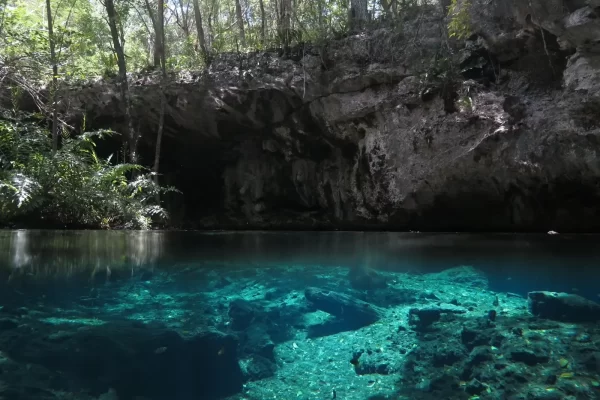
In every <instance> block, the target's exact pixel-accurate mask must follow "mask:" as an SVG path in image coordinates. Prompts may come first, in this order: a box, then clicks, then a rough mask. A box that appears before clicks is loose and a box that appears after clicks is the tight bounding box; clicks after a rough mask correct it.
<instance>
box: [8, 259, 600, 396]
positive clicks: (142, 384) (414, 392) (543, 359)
mask: <svg viewBox="0 0 600 400" xmlns="http://www.w3.org/2000/svg"><path fill="white" fill-rule="evenodd" d="M60 281H61V280H60V279H58V280H54V281H53V283H52V284H48V283H46V284H40V283H39V281H38V283H37V284H36V283H35V281H32V280H31V279H30V278H28V277H26V276H22V277H18V276H15V277H14V279H13V280H12V282H11V284H10V285H9V286H6V287H3V291H2V293H1V294H0V298H1V302H2V303H1V304H2V307H1V309H0V398H1V399H7V400H8V399H10V400H25V399H27V400H29V399H36V400H65V399H79V400H95V399H97V400H117V399H118V400H133V399H136V400H167V399H169V400H191V399H206V400H210V399H230V400H242V399H244V400H265V399H276V398H277V399H292V398H295V399H315V400H316V399H319V400H322V399H331V398H333V399H335V398H337V399H345V400H365V399H370V400H375V399H424V400H426V399H442V398H443V399H447V400H453V399H457V400H458V399H472V400H474V399H481V400H485V399H504V400H506V399H510V400H518V399H529V400H542V399H544V400H548V399H573V400H575V399H592V398H598V397H599V395H600V327H599V326H598V320H600V305H598V304H597V303H594V302H591V301H589V300H586V299H584V298H582V297H579V296H576V295H567V294H556V293H550V292H530V293H529V295H528V299H526V298H524V297H523V296H521V295H519V294H512V293H497V292H494V291H491V290H490V289H489V283H488V279H487V278H486V276H485V275H484V274H482V273H481V272H480V271H478V270H476V269H474V268H472V267H457V268H451V269H447V270H444V271H441V272H437V273H426V274H409V273H392V272H375V271H372V270H368V269H363V268H361V269H350V270H349V269H348V268H342V267H339V268H333V267H318V266H314V267H309V266H306V265H304V266H293V265H291V266H287V267H282V266H277V267H275V266H274V267H268V266H263V267H261V268H251V267H249V266H248V265H240V266H239V267H238V266H235V265H220V266H218V265H214V266H213V267H210V268H208V267H207V268H203V269H198V268H194V267H189V268H186V267H185V266H183V267H181V268H178V269H177V270H172V271H171V272H170V273H166V272H158V271H155V272H151V271H149V270H145V271H144V270H142V271H139V272H138V273H136V274H134V275H133V276H131V274H130V271H121V272H119V271H118V270H115V271H114V273H113V274H111V276H110V278H109V279H108V280H107V276H106V275H104V276H102V274H98V275H96V276H95V277H94V279H93V280H92V281H90V280H89V278H86V279H82V280H80V281H79V280H78V279H74V278H73V277H72V278H71V279H70V280H68V281H64V280H63V281H62V283H59V282H60ZM86 282H87V283H86Z"/></svg>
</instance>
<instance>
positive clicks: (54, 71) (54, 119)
mask: <svg viewBox="0 0 600 400" xmlns="http://www.w3.org/2000/svg"><path fill="white" fill-rule="evenodd" d="M46 11H47V14H48V41H49V43H50V62H51V63H52V89H51V93H50V99H51V100H52V151H53V152H54V153H56V151H57V150H58V107H56V91H57V89H58V64H57V62H56V49H55V42H54V31H53V29H52V28H53V26H52V25H53V24H52V8H51V5H50V0H46Z"/></svg>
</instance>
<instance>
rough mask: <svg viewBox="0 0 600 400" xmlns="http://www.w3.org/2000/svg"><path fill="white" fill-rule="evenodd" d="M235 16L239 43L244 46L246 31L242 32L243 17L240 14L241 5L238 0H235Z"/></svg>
mask: <svg viewBox="0 0 600 400" xmlns="http://www.w3.org/2000/svg"><path fill="white" fill-rule="evenodd" d="M235 16H236V19H237V23H238V28H239V30H240V43H241V44H242V47H246V33H245V32H244V18H243V16H242V5H241V4H240V0H235Z"/></svg>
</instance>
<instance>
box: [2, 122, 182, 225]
mask: <svg viewBox="0 0 600 400" xmlns="http://www.w3.org/2000/svg"><path fill="white" fill-rule="evenodd" d="M110 134H112V132H110V131H98V132H87V133H84V134H82V135H79V136H77V137H74V138H65V139H63V143H62V144H63V145H62V147H61V148H60V149H59V150H58V151H57V152H56V153H54V154H53V153H52V142H51V138H50V135H49V133H48V132H47V131H46V130H44V129H42V128H40V127H39V125H38V124H37V123H36V121H35V118H33V119H32V118H31V116H29V120H26V119H24V118H19V119H10V118H9V119H7V118H2V117H1V116H0V221H1V222H4V223H7V222H10V221H15V220H19V219H22V218H27V217H35V218H41V219H43V220H45V221H47V222H49V223H61V224H66V225H79V226H81V225H83V226H89V227H103V228H109V227H123V228H133V229H147V228H149V227H151V226H152V224H153V223H155V222H161V221H164V220H165V219H166V218H167V214H166V212H165V210H164V209H163V208H162V207H161V206H160V205H159V204H158V202H157V199H158V197H159V195H160V194H161V193H164V192H166V191H172V190H174V189H171V188H161V187H159V186H158V185H156V184H155V183H154V181H153V180H152V179H151V174H149V173H148V172H147V171H144V169H143V167H141V166H140V165H133V164H116V165H115V164H112V163H111V162H110V157H109V158H108V159H106V160H104V159H100V158H99V157H98V156H97V154H96V152H95V146H96V145H95V142H94V140H96V139H98V138H102V137H105V136H107V135H110ZM129 175H131V176H133V178H128V176H129Z"/></svg>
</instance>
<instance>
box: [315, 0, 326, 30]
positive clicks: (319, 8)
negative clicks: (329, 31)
mask: <svg viewBox="0 0 600 400" xmlns="http://www.w3.org/2000/svg"><path fill="white" fill-rule="evenodd" d="M324 10H325V6H324V4H323V0H317V13H318V15H319V36H320V38H321V39H324V38H325V24H324V22H323V12H324Z"/></svg>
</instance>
